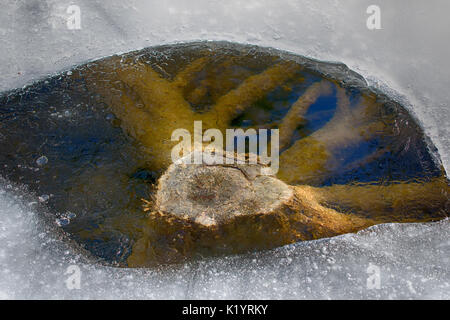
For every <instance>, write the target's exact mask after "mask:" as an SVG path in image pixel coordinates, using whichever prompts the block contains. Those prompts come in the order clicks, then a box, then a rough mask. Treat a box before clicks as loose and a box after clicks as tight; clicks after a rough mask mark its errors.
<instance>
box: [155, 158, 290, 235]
mask: <svg viewBox="0 0 450 320" xmlns="http://www.w3.org/2000/svg"><path fill="white" fill-rule="evenodd" d="M205 155H206V153H205ZM221 156H223V157H224V158H227V157H228V158H233V157H234V154H229V153H223V154H221ZM190 158H191V155H188V156H186V157H185V158H182V159H180V160H181V161H179V162H178V163H175V164H172V165H171V166H170V167H169V168H168V170H167V171H166V173H165V174H164V175H163V176H162V177H161V179H160V180H159V184H158V191H157V194H156V208H157V210H158V211H161V212H164V213H170V214H173V215H174V216H176V217H178V218H182V219H188V220H190V221H193V222H195V223H198V224H200V225H203V226H206V227H211V226H217V225H219V224H225V223H229V222H230V221H231V220H232V219H234V218H236V217H240V216H250V215H255V214H270V213H273V212H276V211H279V210H280V209H281V207H282V206H283V205H284V204H285V203H287V202H288V201H290V200H291V199H292V197H293V191H292V189H291V188H290V187H289V186H288V185H287V184H285V183H284V182H282V181H280V180H278V179H277V178H275V177H274V176H270V175H262V174H261V172H262V171H263V168H264V167H265V166H264V165H262V164H259V163H257V164H217V165H208V164H206V163H202V164H189V163H188V161H184V160H186V159H190ZM223 162H224V163H225V161H223Z"/></svg>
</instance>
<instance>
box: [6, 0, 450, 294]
mask: <svg viewBox="0 0 450 320" xmlns="http://www.w3.org/2000/svg"><path fill="white" fill-rule="evenodd" d="M70 4H72V1H69V0H58V1H56V0H47V1H43V0H19V1H13V0H5V1H3V3H2V10H1V11H0V91H4V90H8V89H12V88H17V87H20V86H23V85H25V84H28V83H31V82H32V81H34V80H36V79H41V78H45V77H46V76H47V75H48V74H54V73H57V72H61V71H63V70H67V69H69V68H70V67H71V66H74V65H77V64H80V63H82V62H85V61H88V60H94V59H97V58H99V57H103V56H108V55H111V54H113V53H120V52H127V51H130V50H134V49H139V48H143V47H147V46H151V45H158V44H164V43H173V42H181V41H190V40H228V41H235V42H242V43H252V44H256V45H261V46H271V47H275V48H279V49H284V50H288V51H292V52H294V53H297V54H303V55H306V56H309V57H312V58H317V59H321V60H333V61H340V62H343V63H346V64H347V65H348V66H349V67H350V68H351V69H353V70H356V71H358V72H359V73H361V74H362V75H363V76H365V77H366V78H367V79H368V82H369V83H370V84H371V85H373V86H375V87H379V88H381V89H382V90H384V91H389V92H390V93H391V95H392V96H394V97H395V98H397V99H400V100H402V101H403V102H404V103H405V104H406V105H407V106H409V108H410V110H411V112H412V113H413V114H414V115H415V116H416V117H417V118H418V119H419V122H420V123H421V124H422V126H423V127H424V129H425V132H426V134H428V135H429V136H430V138H431V139H432V140H433V142H434V144H435V145H436V146H437V147H438V149H439V152H440V156H441V158H442V161H443V164H444V166H445V168H446V170H447V172H448V169H449V168H450V143H449V137H450V134H449V133H450V132H449V130H450V126H449V125H448V123H449V120H450V112H449V111H448V110H449V103H450V92H449V90H448V88H449V87H450V77H449V74H450V60H449V59H448V57H449V56H450V43H449V42H448V41H447V39H449V36H450V34H449V33H450V20H449V19H448V17H447V13H448V12H449V9H450V2H448V1H446V0H436V1H433V2H432V3H430V2H426V1H421V0H414V1H406V0H405V1H395V2H394V1H389V0H379V1H377V4H378V5H379V6H380V7H381V17H382V30H375V31H370V30H368V29H367V28H366V18H367V16H368V15H367V14H366V8H367V7H368V6H369V5H371V4H373V3H372V1H369V0H342V1H338V0H323V1H315V0H303V1H301V0H292V1H288V0H281V1H237V0H230V1H209V0H201V1H181V0H176V1H174V0H172V1H164V2H160V1H159V2H158V1H146V0H131V1H127V2H124V1H117V0H111V1H107V2H105V1H99V0H97V1H92V0H89V1H88V0H78V1H76V4H77V5H79V6H80V8H81V17H82V22H81V27H82V29H81V30H68V29H67V28H66V20H65V19H66V18H67V16H68V15H67V14H66V9H67V7H68V6H69V5H70ZM388 88H389V89H388ZM0 190H1V191H0V193H1V195H0V231H1V232H0V240H1V243H2V247H1V248H0V298H95V297H97V298H366V297H367V298H419V297H420V298H441V299H449V298H450V294H449V292H450V288H449V282H450V275H449V271H448V265H449V260H448V259H449V258H448V257H449V256H450V254H449V253H450V243H449V240H448V239H449V230H450V228H449V226H450V225H449V220H448V219H447V220H445V221H442V222H438V223H433V224H404V225H399V224H388V225H379V226H375V227H372V228H370V229H369V230H367V231H363V232H360V233H359V234H357V235H345V236H340V237H336V238H333V239H324V240H320V241H311V242H306V243H298V244H296V245H292V246H288V247H283V248H279V249H276V250H273V251H269V252H265V253H255V254H250V255H243V256H234V257H228V258H220V259H211V260H204V261H200V262H197V263H192V264H187V265H182V266H179V267H176V268H173V269H168V270H162V271H142V270H117V269H113V268H107V267H101V266H96V265H92V264H84V263H82V262H80V261H79V259H80V258H77V257H79V254H76V253H74V252H73V251H72V249H70V248H69V247H68V245H67V244H66V243H65V242H64V241H60V240H56V239H55V237H54V236H53V235H52V233H51V232H50V233H45V232H42V230H41V228H42V226H41V219H40V215H39V214H38V213H37V212H38V211H37V210H35V209H33V207H32V206H31V207H29V206H27V203H25V204H23V203H22V200H20V199H18V198H15V197H16V196H17V195H15V193H14V192H12V191H11V190H9V189H7V188H6V187H5V185H2V186H1V187H0ZM72 263H79V264H80V267H81V270H82V272H83V274H82V282H81V290H73V291H70V290H68V289H67V288H66V286H65V283H64V280H65V279H66V278H67V277H68V275H64V272H65V270H66V268H67V266H68V265H69V264H72ZM369 264H374V265H377V266H378V267H380V271H381V289H379V290H377V289H373V290H368V289H367V286H366V281H367V277H368V276H369V274H367V267H368V266H369Z"/></svg>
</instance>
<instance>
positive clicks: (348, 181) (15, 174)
mask: <svg viewBox="0 0 450 320" xmlns="http://www.w3.org/2000/svg"><path fill="white" fill-rule="evenodd" d="M196 120H201V121H202V123H203V129H204V130H206V129H209V128H217V129H219V130H220V131H221V132H223V133H225V130H226V129H228V128H243V129H248V128H255V129H259V128H268V129H279V132H280V161H279V163H280V168H279V171H278V173H277V176H276V177H264V178H261V177H256V176H253V177H252V178H250V179H249V178H248V175H247V173H248V170H249V167H246V166H245V165H244V166H242V167H240V168H238V169H239V170H240V171H239V172H237V171H233V169H236V168H225V167H209V166H203V165H199V166H197V167H196V168H194V169H192V170H191V171H190V172H188V171H187V170H186V169H183V168H182V169H180V168H179V167H176V166H175V165H171V158H170V154H171V149H172V148H173V146H174V145H175V144H176V142H173V141H171V134H172V132H173V131H174V130H175V129H177V128H185V129H187V130H188V131H191V132H192V129H193V123H194V121H196ZM0 150H1V153H0V168H1V171H0V174H1V175H2V177H4V178H6V179H8V180H9V181H12V182H15V183H20V184H22V185H25V186H27V187H28V189H29V190H30V191H31V192H32V193H34V194H36V195H37V196H39V199H40V201H41V202H45V204H46V206H47V207H48V209H49V210H50V211H51V212H52V213H53V214H54V215H55V221H56V222H57V223H58V224H59V225H60V227H61V228H63V229H64V231H65V232H67V234H68V235H69V236H70V237H71V238H73V239H74V240H75V241H76V242H78V243H79V244H81V245H82V246H83V247H85V248H86V249H87V250H89V251H90V252H91V253H92V254H94V255H95V256H97V257H99V258H101V259H103V260H104V261H107V262H109V263H113V264H115V265H118V266H125V267H142V266H155V265H160V264H166V263H173V262H180V261H184V260H185V259H189V258H195V257H202V256H210V255H218V254H234V253H241V252H246V251H251V250H261V249H270V248H274V247H277V246H281V245H285V244H289V243H294V242H297V241H302V240H312V239H318V238H323V237H331V236H335V235H339V234H343V233H348V232H356V231H358V230H361V229H363V228H366V227H368V226H370V225H374V224H378V223H385V222H426V221H434V220H439V219H442V218H445V217H447V216H448V212H449V210H448V207H449V198H448V191H449V187H448V180H447V178H446V176H445V172H444V170H443V168H442V166H441V165H440V162H439V159H438V156H437V153H436V150H434V147H433V146H432V144H431V143H430V142H429V141H428V139H427V137H426V136H425V135H424V133H423V131H422V130H421V128H420V126H419V125H418V124H417V123H416V121H415V119H414V118H413V117H412V116H411V115H410V114H409V113H408V112H407V110H406V109H405V108H404V107H403V106H402V105H400V104H399V103H398V102H396V101H394V100H392V99H390V98H389V97H387V96H386V95H384V94H382V93H380V92H377V91H375V90H373V89H370V88H368V87H367V85H366V83H365V81H364V79H363V78H362V77H361V76H359V75H358V74H356V73H354V72H352V71H350V70H349V69H348V68H347V67H346V66H345V65H342V64H336V63H326V62H320V61H315V60H311V59H307V58H305V57H301V56H297V55H292V54H288V53H286V52H280V51H277V50H274V49H268V48H260V47H255V46H249V45H238V44H230V43H224V42H201V43H189V44H177V45H168V46H160V47H154V48H147V49H143V50H139V51H134V52H131V53H126V54H122V55H117V56H111V57H107V58H104V59H100V60H97V61H93V62H89V63H86V64H84V65H81V66H78V67H76V68H74V69H72V70H70V71H68V72H65V73H64V74H61V75H57V76H53V77H49V78H47V79H45V80H42V81H39V82H37V83H35V84H32V85H30V86H28V87H26V88H23V89H18V90H13V91H11V92H7V93H4V94H3V95H2V96H1V97H0ZM246 172H247V173H246ZM242 173H244V176H245V179H244V178H243V177H244V176H243V175H242ZM161 177H163V178H161ZM180 186H182V187H185V189H186V190H187V191H186V192H185V194H184V193H182V194H177V193H174V192H172V191H173V190H175V189H174V188H178V187H180ZM255 188H257V190H259V191H260V193H259V196H257V197H254V196H253V195H248V194H247V191H248V190H249V189H252V190H253V189H255ZM274 192H279V193H277V194H276V195H277V196H276V197H275V198H277V197H278V198H277V199H276V200H280V199H281V198H282V201H278V202H276V205H273V206H272V207H270V206H271V205H272V204H273V203H275V202H274V201H275V198H274V199H272V198H271V197H272V196H273V195H274ZM280 194H283V197H281V196H279V195H280ZM280 197H281V198H280ZM162 199H165V200H164V201H163V200H162ZM268 199H269V200H268ZM270 199H272V200H270ZM193 206H197V207H198V208H200V209H201V210H203V209H202V208H207V209H208V210H210V211H211V212H212V214H213V215H214V211H216V213H217V215H219V213H220V212H222V213H223V212H227V213H229V214H228V216H227V218H224V220H221V221H219V222H217V223H213V224H211V225H208V224H205V223H199V221H200V220H198V219H197V220H193V219H190V218H189V217H188V218H184V217H183V215H177V214H176V212H178V211H180V210H182V209H185V210H187V211H186V212H188V213H189V210H192V209H189V208H192V207H193ZM187 207H189V208H188V209H186V208H187ZM197 207H196V208H197ZM269 207H270V210H269V209H267V208H269ZM236 208H238V209H239V211H240V213H239V215H237V214H236ZM205 210H206V209H205ZM219 211H220V212H219ZM242 212H244V214H242ZM207 218H208V217H207ZM203 219H204V217H203ZM202 221H205V220H202Z"/></svg>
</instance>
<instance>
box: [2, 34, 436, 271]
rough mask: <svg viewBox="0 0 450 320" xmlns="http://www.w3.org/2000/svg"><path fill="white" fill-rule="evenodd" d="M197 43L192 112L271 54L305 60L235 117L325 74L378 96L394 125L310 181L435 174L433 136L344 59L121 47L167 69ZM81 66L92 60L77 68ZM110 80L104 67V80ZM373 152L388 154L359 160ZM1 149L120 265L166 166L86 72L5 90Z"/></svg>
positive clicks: (268, 120)
mask: <svg viewBox="0 0 450 320" xmlns="http://www.w3.org/2000/svg"><path fill="white" fill-rule="evenodd" d="M205 51H209V52H210V54H212V56H213V59H212V61H211V62H210V63H208V64H207V65H206V66H205V67H204V69H202V70H201V71H200V72H198V74H197V75H196V77H195V78H194V79H193V80H192V81H191V82H190V83H189V85H188V86H186V87H185V88H184V92H183V93H184V96H185V97H186V100H187V101H188V102H189V103H190V105H191V107H192V109H193V110H196V111H197V112H199V113H202V112H206V111H207V110H208V109H209V108H210V107H211V105H212V104H214V103H215V102H216V101H217V100H218V99H219V97H220V96H222V95H223V94H225V93H227V92H229V91H230V90H232V89H234V88H236V87H238V86H239V84H241V83H242V82H243V81H244V80H245V79H246V78H248V77H249V76H252V75H255V74H258V73H260V72H263V71H264V70H265V69H267V68H268V67H269V66H271V65H273V64H274V63H276V62H279V61H282V60H285V59H289V60H294V61H296V62H297V63H299V64H301V65H302V66H304V68H303V69H302V70H301V71H298V74H296V76H295V77H294V78H292V79H290V80H288V81H287V82H285V83H283V85H280V86H278V87H277V88H275V89H274V90H272V91H271V92H269V93H268V94H267V95H265V96H264V97H263V98H261V99H258V100H257V101H254V102H253V104H252V106H251V107H250V108H248V109H246V111H245V112H243V113H242V114H240V115H238V116H237V117H235V119H234V120H233V121H232V123H231V125H232V126H234V127H239V128H247V127H254V128H258V127H268V128H276V127H277V126H278V124H279V123H280V121H282V119H283V118H284V116H285V115H286V114H287V112H288V111H289V109H290V107H291V105H292V103H294V102H295V101H296V100H297V99H298V98H299V97H300V96H301V95H302V94H303V93H304V92H305V91H306V90H307V89H308V88H309V87H310V86H311V85H312V84H314V83H316V82H318V81H321V80H322V79H328V80H327V81H330V83H333V84H337V85H338V86H339V85H342V86H343V87H344V88H345V90H346V92H347V94H348V96H349V97H350V103H351V106H353V107H354V106H356V105H357V103H358V101H359V99H360V97H361V96H363V95H372V96H374V97H375V100H376V104H377V108H378V109H377V110H378V111H377V114H376V117H377V118H378V120H380V121H386V126H388V127H389V128H391V129H392V130H389V131H387V133H385V134H383V135H381V136H380V135H377V136H375V137H373V138H371V139H368V140H364V141H362V142H359V143H357V144H356V145H351V146H349V147H343V148H338V149H337V150H335V151H334V156H335V157H336V158H339V159H340V164H339V165H338V166H333V167H330V170H331V173H330V174H328V175H327V176H326V177H325V178H324V179H322V180H321V181H320V183H317V182H315V183H314V185H316V186H327V185H332V184H349V183H355V182H371V183H388V182H390V181H411V180H417V181H426V180H429V179H431V178H433V177H436V176H439V175H441V168H440V165H439V164H437V163H436V162H435V161H434V160H433V156H432V154H431V151H430V150H432V151H433V152H434V149H433V146H431V145H430V144H427V143H426V139H425V137H424V135H423V132H422V130H421V129H420V128H419V126H418V125H417V124H416V123H415V121H414V119H413V118H412V117H411V116H410V115H409V114H408V113H407V111H406V110H405V109H404V108H403V107H402V106H401V105H399V104H398V103H396V102H394V101H391V100H389V99H388V98H387V97H385V96H383V95H381V94H373V93H370V92H369V90H368V89H367V88H365V87H364V83H363V81H362V80H361V78H360V77H359V76H358V75H356V74H353V73H351V72H349V71H348V70H347V69H346V68H345V67H344V66H341V65H334V64H333V65H332V64H326V63H320V62H316V61H312V60H308V59H305V58H303V57H296V56H291V55H288V54H286V53H282V52H277V51H274V50H266V49H262V48H257V47H252V46H239V45H230V44H225V43H208V44H205V43H200V44H190V45H179V46H164V47H157V48H148V49H144V50H142V51H138V52H133V53H131V54H129V55H128V56H132V57H139V59H142V60H143V61H145V62H146V63H148V64H150V65H151V66H152V67H153V69H154V70H156V71H157V72H159V73H160V75H161V76H162V77H164V78H166V79H173V77H174V75H175V74H177V73H178V72H179V71H180V70H182V69H183V68H184V67H185V66H186V65H188V64H189V63H190V62H191V61H194V60H195V59H196V58H198V57H200V56H201V55H202V54H204V52H205ZM230 58H231V59H230ZM88 69H89V65H87V66H80V67H78V68H77V70H81V71H83V72H87V70H88ZM74 72H75V71H74ZM110 78H111V79H113V78H114V77H113V76H111V77H110ZM108 79H109V75H108V74H105V75H104V79H103V80H104V81H108ZM111 81H112V80H111ZM205 83H207V85H206V89H205V92H204V93H203V94H202V95H200V96H195V95H194V91H195V90H196V88H198V87H200V86H202V85H204V84H205ZM336 105H337V98H336V87H333V92H332V94H331V95H327V96H321V97H319V98H318V99H317V101H316V102H315V103H314V104H313V105H311V107H310V108H309V109H308V111H307V113H306V115H305V117H304V121H302V122H301V123H299V125H298V127H297V128H296V130H295V132H294V134H293V136H292V141H291V145H292V144H293V143H295V141H296V140H298V139H301V138H304V137H308V136H309V135H311V134H312V133H314V132H316V131H317V130H319V129H321V128H323V127H324V126H325V125H326V124H327V123H328V121H330V120H331V119H332V118H333V116H334V115H335V111H336ZM158 139H159V137H158ZM167 139H170V137H167ZM377 150H384V152H381V153H380V156H378V157H376V158H373V159H372V160H370V158H369V160H368V161H360V160H361V159H365V158H367V156H369V155H371V154H373V153H374V152H376V151H377ZM0 151H1V152H0V168H1V169H0V174H1V175H2V176H3V177H5V178H7V179H9V180H11V181H14V182H18V183H21V184H24V185H26V186H28V187H29V189H30V191H32V192H34V193H35V194H36V195H37V196H40V197H41V201H46V203H47V205H48V207H49V208H50V209H51V211H52V212H54V214H55V220H56V221H58V223H59V224H60V225H61V226H62V228H64V230H66V231H67V232H68V233H69V234H70V235H71V236H72V237H74V238H75V239H76V240H77V241H79V242H80V243H81V244H83V245H84V246H85V247H86V248H87V249H89V250H90V251H91V252H93V253H94V254H95V255H97V256H99V257H102V258H104V259H105V260H107V261H112V262H114V261H115V262H119V263H125V261H126V258H127V257H128V255H129V254H130V250H131V247H132V245H133V243H134V241H135V240H136V237H139V232H140V230H141V223H142V220H143V219H145V217H146V215H145V213H144V212H143V210H142V200H141V199H142V198H143V199H150V198H151V195H152V192H153V191H152V190H153V188H152V185H153V184H154V183H155V182H156V181H157V178H158V177H159V176H160V175H161V174H162V172H163V168H155V167H154V166H153V165H152V162H151V160H149V159H148V158H147V157H145V156H144V153H145V152H144V151H143V148H142V145H141V144H140V143H139V141H136V140H135V139H133V138H132V137H130V136H128V135H126V134H125V133H124V131H123V130H122V128H121V120H120V119H117V117H116V116H115V115H114V114H113V112H112V111H111V110H110V108H109V106H108V105H107V104H106V103H105V102H104V101H103V100H102V98H101V97H100V96H99V94H98V93H96V92H93V91H92V90H91V89H90V88H89V86H88V85H87V83H86V81H85V79H84V78H83V77H74V76H72V75H71V74H67V73H64V74H62V75H59V76H55V77H52V78H48V79H45V80H42V81H39V82H37V83H35V84H33V85H30V86H28V87H26V88H24V89H21V90H14V91H11V92H6V93H4V94H3V95H2V96H1V97H0ZM42 156H44V157H45V158H41V157H42ZM38 159H40V160H39V161H38V162H39V163H40V164H38V163H37V160H38ZM354 164H355V165H354ZM280 166H283V163H281V164H280ZM47 198H48V200H47Z"/></svg>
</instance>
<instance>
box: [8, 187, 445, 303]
mask: <svg viewBox="0 0 450 320" xmlns="http://www.w3.org/2000/svg"><path fill="white" fill-rule="evenodd" d="M2 187H3V189H6V190H4V191H2V192H0V231H1V232H0V241H1V243H2V247H1V248H0V298H3V299H30V298H33V299H36V298H42V299H80V298H82V299H84V298H90V299H93V298H104V299H115V298H126V299H134V298H137V299H185V298H187V299H197V298H198V299H214V298H216V299H222V298H224V299H225V298H226V299H242V298H247V299H253V298H255V299H303V298H311V299H333V298H334V299H338V298H341V299H346V298H386V299H387V298H392V299H407V298H424V299H428V298H433V299H449V298H450V281H449V279H450V270H449V269H448V265H449V262H450V261H449V257H450V254H449V253H450V241H449V239H450V237H449V236H450V232H449V230H450V228H449V227H450V220H449V219H446V220H443V221H440V222H436V223H429V224H384V225H378V226H374V227H371V228H369V229H367V230H364V231H362V232H359V233H358V234H347V235H343V236H338V237H335V238H332V239H322V240H316V241H308V242H303V243H297V244H294V245H289V246H285V247H282V248H278V249H274V250H271V251H266V252H259V253H252V254H247V255H239V256H228V257H223V258H214V259H205V260H200V261H196V262H192V263H188V264H183V265H177V266H174V267H167V268H162V269H161V270H145V269H116V268H112V267H106V266H101V265H98V264H94V263H92V262H89V260H86V259H83V256H82V255H81V254H80V253H79V252H78V250H76V249H75V248H73V247H72V246H70V245H69V244H68V243H67V241H64V237H61V236H56V235H55V233H54V232H51V230H50V231H49V230H46V229H47V228H46V227H45V226H46V224H44V223H43V222H42V219H41V218H42V217H40V214H38V213H36V210H35V209H34V208H35V206H36V204H33V203H30V202H28V201H29V200H28V197H27V196H23V191H21V190H15V189H14V188H13V187H12V188H7V186H5V185H3V186H2ZM70 265H77V266H79V268H80V271H81V283H80V284H81V288H80V289H79V290H69V289H67V287H66V282H65V281H66V279H68V277H69V276H70V275H68V274H65V273H66V271H67V268H68V267H69V266H70ZM370 265H374V266H377V267H378V268H379V269H380V289H368V287H367V279H368V278H369V277H370V276H371V273H368V270H369V271H370V269H368V268H369V266H370Z"/></svg>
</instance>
